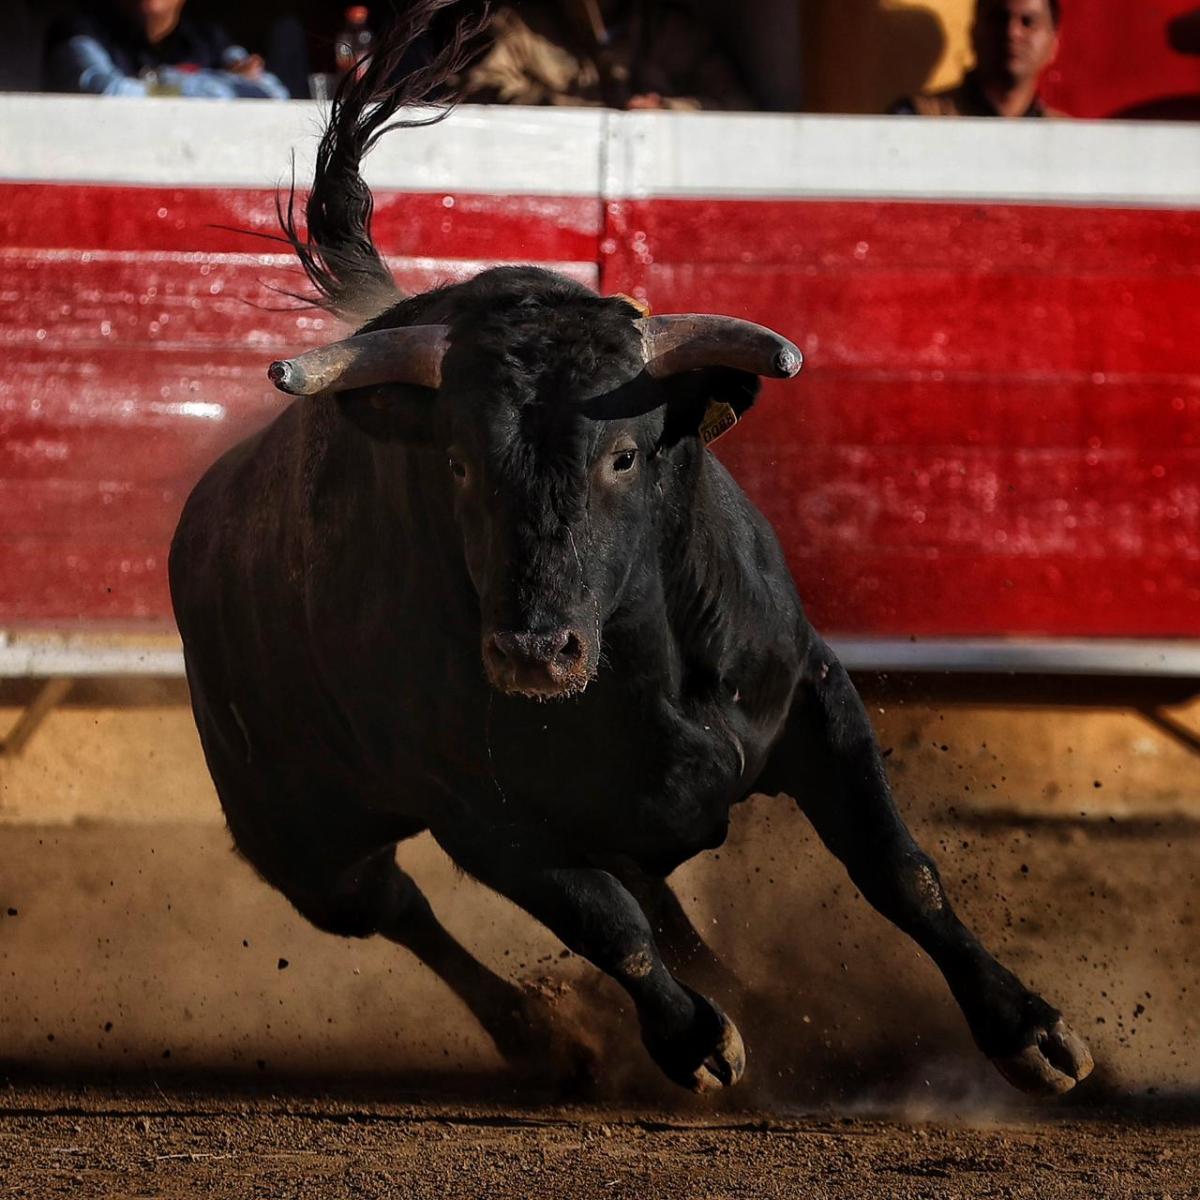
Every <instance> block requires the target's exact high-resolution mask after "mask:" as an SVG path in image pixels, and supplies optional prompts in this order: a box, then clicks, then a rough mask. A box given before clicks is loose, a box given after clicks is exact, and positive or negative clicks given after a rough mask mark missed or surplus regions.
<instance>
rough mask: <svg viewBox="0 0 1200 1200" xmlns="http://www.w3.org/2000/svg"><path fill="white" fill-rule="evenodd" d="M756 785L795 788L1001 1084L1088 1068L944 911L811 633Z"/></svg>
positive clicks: (1045, 1079)
mask: <svg viewBox="0 0 1200 1200" xmlns="http://www.w3.org/2000/svg"><path fill="white" fill-rule="evenodd" d="M758 789H759V790H760V791H781V792H786V793H788V795H791V796H794V797H795V798H796V799H797V801H798V802H799V803H800V806H801V807H802V808H803V810H804V812H805V813H806V814H807V815H808V817H809V819H810V820H811V821H812V823H813V826H814V827H815V829H816V831H817V833H818V835H819V836H820V838H821V840H822V841H823V842H824V843H825V845H826V846H827V847H828V848H829V849H830V850H832V851H833V853H834V854H836V855H837V857H838V858H839V859H841V861H842V862H843V863H844V864H845V866H846V869H847V871H848V872H849V874H850V878H851V879H852V880H853V882H854V884H855V886H856V887H857V888H858V889H859V891H860V892H862V894H863V895H864V896H865V897H866V899H867V900H868V901H869V902H870V903H871V904H872V905H873V906H874V907H875V908H876V909H878V910H879V912H881V913H882V914H883V915H884V916H885V917H887V918H888V919H889V920H890V921H891V922H892V923H893V924H895V925H897V926H898V927H899V928H900V929H902V930H904V932H905V933H907V934H908V935H909V936H910V937H912V938H913V939H914V940H915V941H916V942H917V944H918V945H919V946H920V947H921V948H922V949H923V950H925V951H926V952H927V953H928V954H929V956H930V957H931V958H932V959H933V961H934V962H935V963H936V964H937V966H938V968H939V969H940V970H941V972H942V974H943V975H944V976H945V979H946V982H947V983H948V984H949V986H950V990H951V992H952V993H953V994H954V997H955V999H956V1000H957V1001H958V1004H959V1007H960V1008H961V1009H962V1011H963V1015H964V1016H965V1017H966V1019H967V1024H968V1025H969V1026H970V1029H971V1033H972V1034H973V1036H974V1038H975V1041H976V1043H977V1044H978V1045H979V1047H980V1049H982V1050H983V1052H984V1053H985V1054H987V1055H988V1056H989V1057H990V1058H991V1059H992V1061H993V1062H994V1063H995V1065H996V1067H997V1068H998V1069H999V1070H1000V1072H1001V1073H1002V1074H1003V1075H1004V1076H1005V1078H1006V1079H1008V1081H1009V1082H1010V1083H1012V1084H1014V1085H1016V1086H1017V1087H1020V1088H1024V1089H1025V1090H1027V1091H1031V1092H1043V1093H1050V1094H1053V1093H1059V1092H1065V1091H1069V1090H1070V1089H1071V1088H1072V1087H1074V1086H1075V1084H1076V1083H1077V1082H1078V1081H1079V1080H1081V1079H1083V1078H1085V1077H1086V1076H1087V1075H1088V1073H1089V1072H1090V1071H1091V1069H1092V1059H1091V1055H1090V1054H1089V1053H1088V1050H1087V1047H1086V1046H1085V1045H1084V1043H1083V1042H1082V1041H1081V1040H1080V1038H1078V1037H1077V1036H1076V1035H1075V1034H1074V1033H1073V1032H1072V1031H1071V1030H1070V1029H1068V1028H1067V1026H1066V1025H1065V1024H1064V1023H1063V1020H1062V1017H1061V1016H1060V1014H1059V1013H1058V1012H1057V1011H1056V1010H1055V1009H1054V1008H1052V1007H1051V1006H1050V1005H1049V1004H1047V1003H1046V1001H1045V1000H1043V999H1042V998H1041V997H1040V996H1038V995H1037V994H1036V993H1034V992H1031V991H1030V990H1029V989H1028V988H1027V987H1025V985H1024V984H1022V983H1021V981H1020V980H1019V979H1018V978H1017V977H1016V976H1015V975H1014V974H1013V973H1012V972H1011V971H1008V970H1006V969H1005V968H1004V967H1002V966H1000V965H999V964H998V963H997V962H996V960H995V959H994V958H993V957H992V956H991V955H990V954H989V953H988V952H987V950H986V949H985V948H984V947H983V946H982V945H981V944H980V943H979V941H978V940H977V939H976V938H975V937H974V935H973V934H972V933H971V932H970V930H968V929H967V928H966V926H964V925H963V924H962V922H961V921H960V920H959V919H958V917H957V916H955V914H954V910H953V909H952V908H951V907H950V901H949V900H948V899H947V898H946V893H945V892H944V891H943V889H942V883H941V880H940V878H939V877H938V872H937V868H936V867H935V866H934V864H933V861H932V860H931V859H930V858H929V857H928V855H926V854H925V853H924V852H923V851H922V850H921V848H920V847H919V846H918V845H917V843H916V842H915V841H914V840H913V837H912V835H911V834H910V833H909V831H908V829H907V828H906V826H905V824H904V822H903V820H902V819H901V817H900V815H899V813H898V812H897V811H896V807H895V805H894V803H893V801H892V797H891V792H890V790H889V788H888V782H887V776H886V773H885V771H884V766H883V760H882V758H881V756H880V753H879V748H878V745H877V744H876V741H875V736H874V733H873V731H872V729H871V725H870V722H869V720H868V718H867V714H866V711H865V709H864V708H863V705H862V702H861V700H860V699H859V697H858V693H857V692H856V691H855V690H854V687H853V685H852V684H851V682H850V679H849V677H848V676H847V674H846V672H845V670H844V669H843V667H842V665H841V664H840V663H839V662H838V661H837V659H836V658H834V656H833V654H832V652H831V651H830V650H829V648H828V647H827V646H825V645H824V644H823V643H822V642H820V641H819V640H818V639H814V643H813V646H812V649H811V650H810V652H809V655H808V658H807V661H806V663H805V666H804V674H803V677H802V679H801V681H800V683H799V685H798V687H797V691H796V696H795V699H794V700H793V702H792V710H791V713H790V715H789V719H788V726H787V729H786V731H785V733H784V737H783V739H782V740H781V742H780V743H779V745H778V747H777V748H776V750H775V751H774V753H773V755H772V759H771V761H770V763H769V764H768V767H767V770H766V772H765V773H764V776H763V778H762V779H761V780H760V781H759V785H758Z"/></svg>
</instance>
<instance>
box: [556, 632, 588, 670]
mask: <svg viewBox="0 0 1200 1200" xmlns="http://www.w3.org/2000/svg"><path fill="white" fill-rule="evenodd" d="M556 653H557V657H558V658H559V660H560V661H561V662H565V663H570V664H571V665H574V664H575V663H577V662H579V660H580V659H581V658H583V644H582V643H581V642H580V640H579V638H578V637H577V636H576V635H575V634H574V633H572V632H571V631H570V630H569V629H567V630H564V631H563V638H562V641H561V643H560V644H559V647H558V650H557V651H556Z"/></svg>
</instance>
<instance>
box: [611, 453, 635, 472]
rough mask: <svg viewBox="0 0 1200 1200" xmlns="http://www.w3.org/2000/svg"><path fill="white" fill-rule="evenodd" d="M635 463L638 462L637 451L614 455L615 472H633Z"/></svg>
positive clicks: (613, 466)
mask: <svg viewBox="0 0 1200 1200" xmlns="http://www.w3.org/2000/svg"><path fill="white" fill-rule="evenodd" d="M635 462H637V451H636V450H633V449H629V450H620V451H618V452H617V453H616V454H614V455H613V460H612V469H613V470H614V471H632V470H633V464H634V463H635Z"/></svg>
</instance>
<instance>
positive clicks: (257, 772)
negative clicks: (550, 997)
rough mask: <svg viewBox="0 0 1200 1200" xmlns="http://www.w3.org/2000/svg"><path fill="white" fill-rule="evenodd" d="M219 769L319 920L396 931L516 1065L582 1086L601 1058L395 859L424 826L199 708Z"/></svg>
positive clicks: (249, 826)
mask: <svg viewBox="0 0 1200 1200" xmlns="http://www.w3.org/2000/svg"><path fill="white" fill-rule="evenodd" d="M197 724H198V727H199V729H200V734H201V741H202V743H203V745H204V751H205V756H206V758H207V760H208V765H209V770H210V771H211V773H212V777H213V781H214V783H215V784H216V787H217V792H218V794H219V795H220V798H221V804H222V807H223V808H224V810H225V816H226V820H227V822H228V824H229V829H230V833H231V834H232V835H233V840H234V843H235V845H236V846H237V848H238V851H239V852H240V853H241V855H242V856H243V857H244V858H245V859H246V860H247V861H248V862H249V863H250V864H251V866H253V867H254V868H255V870H257V871H258V873H259V874H260V875H261V876H262V877H263V878H264V879H265V880H266V881H267V882H268V883H270V884H271V885H272V886H273V887H275V888H276V889H277V890H278V891H279V892H281V893H282V894H283V895H284V896H285V897H286V898H287V899H288V900H289V901H290V902H291V904H292V905H293V907H295V908H296V910H297V911H298V912H299V913H300V914H301V915H302V916H303V917H305V918H306V919H307V920H308V921H309V922H310V923H311V924H313V925H315V926H316V927H317V928H318V929H321V930H323V931H325V932H327V933H332V934H334V935H336V936H339V937H353V938H366V937H371V936H373V935H375V934H379V935H380V936H382V937H386V938H387V939H388V940H390V941H392V942H395V943H396V944H397V945H400V946H403V947H405V948H406V949H407V950H409V951H411V952H412V953H413V954H414V955H415V956H416V957H417V958H418V959H419V960H420V961H421V962H423V963H424V964H425V965H426V966H427V967H429V969H430V970H432V971H433V972H434V974H436V975H437V976H438V977H439V978H440V979H442V980H443V981H444V982H445V983H446V984H447V986H448V987H449V988H450V989H451V991H453V992H454V994H455V995H456V996H458V997H459V999H460V1000H462V1002H463V1003H464V1004H465V1005H466V1007H467V1008H468V1009H469V1010H470V1012H471V1013H472V1014H473V1015H474V1016H475V1018H476V1019H477V1020H478V1021H479V1023H480V1025H482V1026H483V1029H484V1031H485V1032H486V1033H487V1034H488V1035H489V1036H490V1037H491V1038H492V1040H493V1042H494V1043H495V1044H496V1048H497V1049H498V1050H499V1051H500V1053H501V1054H502V1055H503V1056H504V1058H505V1059H506V1060H507V1061H508V1062H509V1063H511V1064H512V1065H513V1066H516V1067H518V1068H519V1069H522V1070H529V1069H530V1065H531V1064H536V1071H535V1073H536V1074H537V1075H538V1076H539V1077H545V1076H546V1075H553V1076H554V1077H555V1078H557V1079H559V1080H565V1081H570V1082H578V1081H581V1080H582V1079H584V1078H586V1076H587V1074H588V1073H589V1071H590V1067H591V1064H592V1061H593V1058H594V1055H593V1053H592V1051H591V1049H590V1047H588V1046H587V1045H586V1044H585V1043H584V1042H583V1041H581V1040H579V1039H576V1038H574V1037H572V1036H571V1034H570V1032H569V1031H568V1030H567V1029H565V1028H564V1027H563V1024H562V1023H561V1022H560V1021H558V1020H557V1019H556V1014H555V1013H554V1012H553V1011H552V1010H551V1009H550V1008H549V1006H548V1005H547V1004H546V1003H545V1002H544V1001H542V1000H540V998H539V997H537V996H536V995H533V994H530V993H528V992H526V991H525V990H524V989H523V988H520V987H518V986H517V985H515V984H513V983H511V982H510V981H508V980H507V979H503V978H502V977H500V976H499V975H497V974H495V972H493V971H491V970H489V969H488V968H487V967H486V966H484V964H483V963H481V962H479V961H478V960H477V959H475V958H474V957H473V956H472V955H471V954H470V953H468V951H467V950H466V949H464V948H463V946H462V945H461V944H460V943H459V942H458V941H457V939H456V938H454V936H453V935H452V934H451V933H450V932H449V931H448V930H447V929H446V928H445V927H444V926H443V925H442V923H441V922H440V921H439V920H438V918H437V916H436V915H435V914H434V912H433V909H432V908H431V907H430V904H429V901H428V900H427V899H426V898H425V895H424V894H423V893H422V891H421V889H420V888H419V887H418V886H417V884H416V883H415V882H414V881H413V879H412V878H411V877H410V876H409V875H407V874H406V873H405V872H404V871H402V870H401V869H400V867H399V866H398V865H397V863H396V861H395V850H396V844H397V842H399V841H403V840H404V839H406V838H408V837H412V836H413V835H415V834H417V833H420V832H421V831H422V830H423V829H424V825H423V824H422V823H420V822H415V821H412V820H409V819H406V818H404V817H402V816H397V815H392V814H387V813H379V812H367V811H364V810H361V809H359V808H357V807H356V806H355V805H354V804H353V803H351V802H348V801H347V800H346V799H345V797H344V795H343V793H342V792H341V791H340V790H339V789H338V787H337V785H336V784H335V783H334V782H333V781H331V780H327V779H326V780H321V779H314V778H313V777H312V776H311V775H305V776H303V777H301V776H298V775H297V774H296V773H295V772H294V771H291V770H289V769H287V768H281V767H278V766H277V765H273V764H272V763H270V762H269V761H264V760H263V757H262V756H255V755H253V754H248V753H247V752H246V739H245V735H244V733H243V731H241V730H240V729H239V728H237V727H235V726H234V725H233V724H232V723H230V727H229V728H226V727H225V725H224V724H218V723H217V722H216V721H214V720H213V719H212V718H211V717H210V716H209V714H208V711H207V709H205V708H203V707H200V706H198V707H197Z"/></svg>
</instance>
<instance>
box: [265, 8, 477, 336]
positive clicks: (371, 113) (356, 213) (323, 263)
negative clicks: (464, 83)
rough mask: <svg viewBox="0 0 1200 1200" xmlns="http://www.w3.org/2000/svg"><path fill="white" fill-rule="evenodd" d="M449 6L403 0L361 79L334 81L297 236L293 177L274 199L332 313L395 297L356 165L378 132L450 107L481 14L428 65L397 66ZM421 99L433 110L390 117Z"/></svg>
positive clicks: (359, 310)
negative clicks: (451, 87) (448, 94)
mask: <svg viewBox="0 0 1200 1200" xmlns="http://www.w3.org/2000/svg"><path fill="white" fill-rule="evenodd" d="M456 3H458V0H410V2H409V3H407V4H406V5H405V6H404V10H403V12H402V13H401V14H399V15H398V16H397V17H396V21H395V24H394V26H393V28H392V30H391V32H390V33H389V35H388V37H387V39H386V41H384V42H383V43H382V44H381V45H379V46H378V47H377V49H376V51H375V53H374V54H372V56H371V58H370V59H369V60H368V62H367V66H366V69H365V71H363V72H362V74H361V76H360V77H358V78H355V77H354V75H353V74H350V75H347V76H346V77H345V78H344V79H343V80H342V82H341V84H340V85H339V86H338V89H337V92H336V93H335V95H334V97H333V101H332V104H331V106H330V110H329V119H328V122H327V123H326V126H325V132H324V134H323V135H322V137H321V144H320V146H319V147H318V149H317V164H316V171H315V174H314V177H313V186H312V191H311V192H309V195H308V201H307V204H306V205H305V217H306V230H305V233H304V234H303V235H302V234H301V233H300V231H299V229H298V227H297V224H296V186H295V181H294V180H293V182H292V186H291V188H290V189H289V191H288V197H287V204H286V206H285V205H284V204H283V202H282V200H280V199H277V200H276V211H277V212H278V215H279V224H280V227H281V228H282V230H283V236H284V238H285V239H286V240H287V241H288V242H289V243H290V244H291V246H292V249H293V250H294V251H295V252H296V256H297V257H298V258H299V259H300V264H301V266H303V268H304V270H305V273H306V274H307V275H308V277H309V279H310V280H312V282H313V284H314V286H315V287H316V289H317V292H318V298H317V299H316V300H315V303H316V304H317V305H319V306H320V307H322V308H326V309H328V310H329V311H330V312H333V313H336V314H338V315H339V316H342V317H347V318H350V319H357V320H367V319H370V318H371V317H373V316H376V315H377V314H378V313H380V312H382V311H383V310H384V309H385V308H388V307H390V306H391V305H392V304H394V303H396V301H397V300H399V299H401V298H402V293H401V291H400V289H399V288H398V287H397V286H396V281H395V280H394V279H393V278H392V273H391V272H390V271H389V270H388V269H387V267H386V266H385V265H384V262H383V259H382V258H381V257H380V255H379V251H378V250H377V249H376V247H375V243H374V242H373V241H372V240H371V211H372V208H373V207H374V204H373V200H372V197H371V192H370V190H369V189H368V188H367V185H366V184H365V183H364V182H363V178H362V175H361V174H360V173H359V170H360V165H361V163H362V160H363V158H364V157H365V155H366V154H367V153H368V152H369V151H370V149H371V147H372V146H374V145H375V143H376V142H377V141H378V140H379V139H380V138H381V137H382V136H383V135H384V134H385V133H387V132H389V131H390V130H392V129H409V128H413V127H415V126H420V125H432V124H435V123H436V122H438V121H440V120H442V119H443V118H444V117H446V116H447V115H448V113H449V112H450V108H451V104H450V103H449V102H447V101H446V100H445V98H444V93H445V90H446V86H447V83H448V81H449V80H450V79H451V78H452V77H453V76H454V75H455V74H457V73H458V72H460V71H461V70H463V68H464V67H465V66H466V65H467V63H468V62H469V61H470V59H471V57H472V53H473V50H474V47H475V43H476V41H477V39H478V36H479V33H480V31H481V29H482V26H483V24H484V21H485V20H486V11H485V12H484V13H483V14H482V15H479V14H478V12H476V14H475V15H474V16H470V17H464V18H462V19H461V20H459V22H458V23H457V25H456V26H455V28H454V31H453V34H452V35H451V36H450V37H449V39H448V40H447V42H446V44H445V45H444V46H443V47H442V48H441V49H440V50H439V51H438V52H437V53H436V55H435V56H434V57H433V59H432V60H431V61H430V62H429V63H428V64H427V65H425V66H422V67H419V68H417V69H416V70H409V71H408V73H407V74H405V73H404V72H405V70H406V69H407V68H408V66H409V61H408V60H409V55H410V51H412V50H413V48H414V46H415V44H416V42H417V40H418V39H419V38H420V37H421V35H422V34H424V33H425V32H426V31H427V30H428V29H429V26H430V24H431V22H432V21H433V20H434V19H435V18H436V17H437V15H438V14H439V13H440V12H441V11H442V10H443V9H446V8H450V7H452V6H453V5H455V4H456ZM421 103H425V104H429V103H434V104H436V105H437V109H436V111H435V112H434V113H433V114H432V115H429V116H424V117H416V118H410V119H401V120H393V118H394V117H395V115H396V112H397V111H398V110H399V109H401V108H403V107H405V106H406V105H411V104H421Z"/></svg>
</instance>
